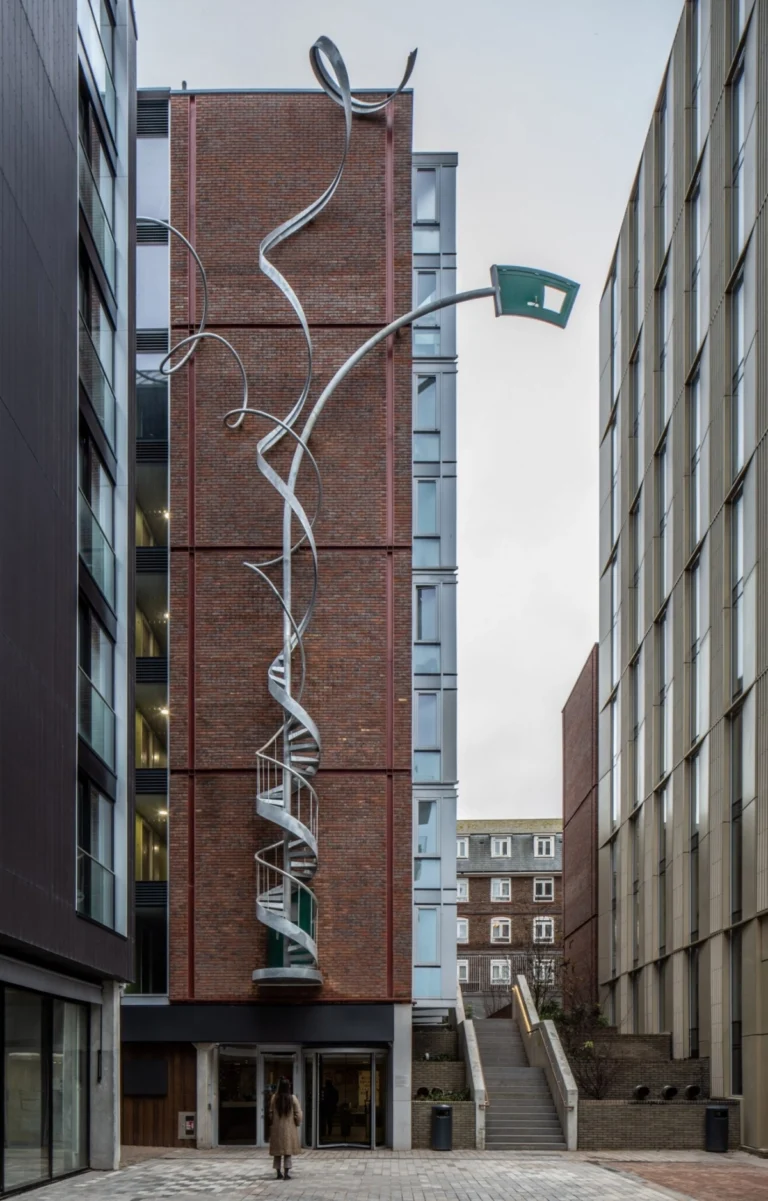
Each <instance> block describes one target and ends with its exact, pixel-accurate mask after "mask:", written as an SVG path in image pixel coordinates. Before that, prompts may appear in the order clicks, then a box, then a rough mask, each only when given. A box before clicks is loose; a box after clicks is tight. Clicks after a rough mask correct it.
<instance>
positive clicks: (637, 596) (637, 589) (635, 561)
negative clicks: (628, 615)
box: [630, 488, 645, 646]
mask: <svg viewBox="0 0 768 1201" xmlns="http://www.w3.org/2000/svg"><path fill="white" fill-rule="evenodd" d="M630 534H631V538H630V547H631V553H632V576H631V588H632V591H633V593H634V613H633V617H634V623H635V646H639V645H640V643H641V642H642V641H643V622H644V609H645V606H644V604H643V490H642V488H641V489H640V491H639V492H638V494H637V500H636V501H635V504H634V507H633V509H632V513H631V526H630Z"/></svg>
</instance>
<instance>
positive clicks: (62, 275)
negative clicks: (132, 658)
mask: <svg viewBox="0 0 768 1201" xmlns="http://www.w3.org/2000/svg"><path fill="white" fill-rule="evenodd" d="M76 39H77V13H76V0H5V2H4V3H3V4H2V5H1V6H0V62H1V63H2V72H1V73H0V271H1V272H2V280H3V287H2V289H1V290H0V678H1V679H2V681H3V687H2V689H0V944H2V945H3V946H4V947H6V948H8V949H9V950H13V951H14V952H15V953H20V952H21V953H23V954H26V956H27V957H29V958H32V959H36V960H38V961H44V962H49V963H56V964H68V965H69V966H70V968H72V967H75V968H78V967H79V968H80V969H82V970H83V972H84V973H85V974H89V975H106V976H116V977H123V976H125V975H127V973H128V971H129V970H130V959H129V954H128V950H129V948H128V944H127V943H126V940H125V939H123V938H121V937H119V936H117V935H115V934H114V933H111V932H109V931H107V930H105V929H103V928H101V927H99V926H97V925H95V924H93V923H91V922H88V921H84V920H83V919H82V918H79V917H78V916H77V914H76V912H75V886H76V881H75V868H76V858H75V832H76V825H75V812H76V762H77V693H76V688H77V683H76V682H77V658H76V654H77V651H76V639H77V596H78V556H77V510H76V498H77V445H78V393H77V258H78V248H77V205H78V201H77V189H78V173H77V42H76Z"/></svg>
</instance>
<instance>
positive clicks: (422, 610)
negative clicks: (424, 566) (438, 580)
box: [416, 586, 439, 642]
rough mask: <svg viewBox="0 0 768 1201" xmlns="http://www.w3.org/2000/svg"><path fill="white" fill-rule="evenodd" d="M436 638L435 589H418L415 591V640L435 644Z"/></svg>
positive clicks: (431, 587)
mask: <svg viewBox="0 0 768 1201" xmlns="http://www.w3.org/2000/svg"><path fill="white" fill-rule="evenodd" d="M438 637H439V635H438V626H437V588H436V587H433V586H430V587H423V588H422V587H419V588H417V589H416V640H417V642H436V641H437V638H438Z"/></svg>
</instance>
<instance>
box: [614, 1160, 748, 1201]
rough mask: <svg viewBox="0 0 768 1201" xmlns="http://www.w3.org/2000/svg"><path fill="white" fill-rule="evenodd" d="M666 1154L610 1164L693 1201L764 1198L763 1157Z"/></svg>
mask: <svg viewBox="0 0 768 1201" xmlns="http://www.w3.org/2000/svg"><path fill="white" fill-rule="evenodd" d="M669 1155H670V1160H669V1161H664V1162H653V1163H649V1162H641V1163H638V1162H636V1161H630V1162H627V1161H618V1160H617V1161H613V1162H612V1163H611V1165H610V1166H611V1167H612V1168H615V1169H616V1171H619V1172H622V1173H626V1174H631V1175H632V1176H634V1178H635V1179H636V1180H642V1181H644V1182H647V1183H650V1184H655V1185H661V1186H662V1187H663V1188H665V1189H672V1190H674V1191H675V1193H677V1194H678V1195H679V1196H682V1197H690V1198H692V1199H693V1201H768V1163H766V1161H765V1160H762V1159H756V1158H755V1157H754V1156H746V1155H745V1156H741V1155H740V1156H738V1158H737V1157H736V1156H730V1155H729V1156H728V1157H727V1158H723V1157H721V1156H719V1155H717V1156H716V1155H710V1156H708V1162H707V1163H706V1164H704V1163H698V1162H695V1163H691V1162H688V1161H682V1162H681V1161H679V1160H678V1161H676V1162H675V1161H673V1160H672V1156H673V1155H674V1152H670V1153H669ZM745 1161H746V1162H745ZM593 1162H594V1160H593ZM603 1162H604V1161H603ZM605 1166H608V1164H607V1163H606V1164H605Z"/></svg>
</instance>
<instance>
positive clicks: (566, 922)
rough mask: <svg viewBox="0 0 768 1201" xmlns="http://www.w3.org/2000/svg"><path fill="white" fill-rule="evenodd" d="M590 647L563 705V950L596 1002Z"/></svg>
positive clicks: (579, 986) (581, 991) (578, 987)
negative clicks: (587, 656)
mask: <svg viewBox="0 0 768 1201" xmlns="http://www.w3.org/2000/svg"><path fill="white" fill-rule="evenodd" d="M597 672H598V648H597V646H594V647H593V648H592V650H591V651H590V654H589V658H588V659H587V661H586V663H585V664H584V667H583V668H582V670H581V672H580V673H579V678H578V680H577V681H576V683H575V684H574V686H573V691H572V692H571V695H570V696H569V697H568V700H567V701H566V703H565V707H564V708H563V950H564V953H565V957H566V959H567V960H568V963H569V964H570V965H571V970H572V972H573V976H572V984H573V987H574V989H575V991H576V995H577V996H578V997H579V999H583V1000H584V1001H592V1002H597V1000H598V988H597V912H598V910H597V717H598V708H597V687H598V679H597Z"/></svg>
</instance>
